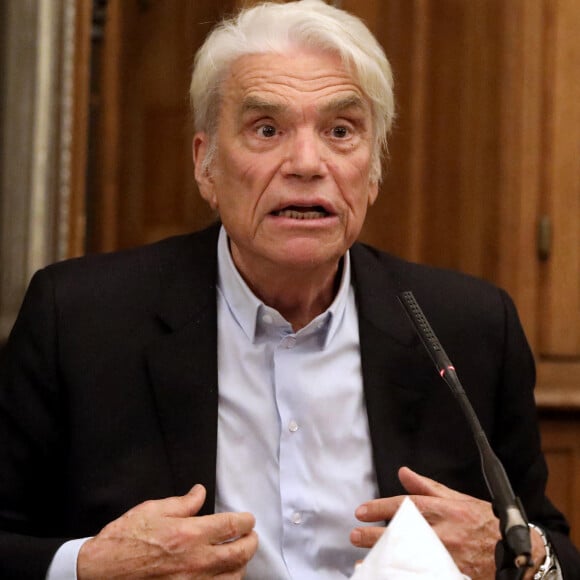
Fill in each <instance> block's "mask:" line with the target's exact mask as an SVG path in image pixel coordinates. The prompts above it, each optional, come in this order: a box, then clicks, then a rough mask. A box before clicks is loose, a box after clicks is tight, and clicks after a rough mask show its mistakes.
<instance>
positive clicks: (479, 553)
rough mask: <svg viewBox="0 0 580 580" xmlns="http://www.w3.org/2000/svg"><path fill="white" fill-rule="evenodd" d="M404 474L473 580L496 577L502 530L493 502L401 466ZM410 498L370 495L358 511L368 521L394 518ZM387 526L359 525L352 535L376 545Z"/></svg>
mask: <svg viewBox="0 0 580 580" xmlns="http://www.w3.org/2000/svg"><path fill="white" fill-rule="evenodd" d="M399 479H400V481H401V483H402V484H403V487H404V488H405V489H406V490H407V491H408V492H409V494H410V497H411V499H412V500H413V502H414V503H415V505H416V506H417V508H418V510H419V511H420V512H421V513H422V514H423V517H424V518H425V519H426V520H427V521H428V522H429V523H430V524H431V526H432V527H433V529H434V530H435V532H436V533H437V535H438V536H439V538H440V539H441V541H442V542H443V544H444V545H445V547H446V548H447V550H448V551H449V553H450V554H451V556H452V557H453V559H454V560H455V563H456V564H457V567H458V568H459V569H460V570H461V572H463V574H467V575H468V576H470V577H471V578H472V579H473V580H484V579H485V580H488V579H490V580H491V579H493V578H495V560H494V552H495V545H496V543H497V542H498V540H499V539H500V533H499V522H498V520H497V518H496V517H495V516H494V515H493V511H492V508H491V504H490V503H488V502H485V501H482V500H479V499H476V498H473V497H471V496H468V495H465V494H463V493H459V492H458V491H454V490H452V489H449V488H448V487H445V486H444V485H442V484H441V483H438V482H436V481H433V480H432V479H429V478H427V477H423V476H421V475H418V474H417V473H415V472H414V471H411V470H410V469H408V468H407V467H402V468H401V469H400V470H399ZM404 498H405V496H396V497H389V498H383V499H376V500H372V501H369V502H367V503H364V504H362V505H361V506H359V508H358V509H357V510H356V512H355V515H356V517H357V518H358V519H359V520H361V521H363V522H379V521H384V520H386V521H387V522H388V521H389V520H391V519H392V518H393V516H394V515H395V512H396V511H397V509H398V508H399V506H400V505H401V503H402V501H403V499H404ZM383 531H384V528H382V527H360V528H355V529H354V530H353V531H352V533H351V538H350V539H351V542H352V543H353V544H354V545H355V546H362V547H371V546H373V545H374V544H375V542H376V541H377V540H378V539H379V537H380V535H381V534H382V532H383Z"/></svg>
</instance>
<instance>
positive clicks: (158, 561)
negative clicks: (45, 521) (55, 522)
mask: <svg viewBox="0 0 580 580" xmlns="http://www.w3.org/2000/svg"><path fill="white" fill-rule="evenodd" d="M204 501H205V488H204V487H203V486H202V485H196V486H194V487H193V488H192V489H191V490H190V491H189V493H187V494H186V495H184V496H181V497H171V498H167V499H161V500H155V501H147V502H145V503H142V504H140V505H138V506H136V507H134V508H133V509H131V510H129V511H128V512H127V513H125V514H124V515H122V516H121V517H120V518H119V519H117V520H115V521H113V522H111V523H110V524H108V525H107V526H105V527H104V528H103V529H102V530H101V532H100V533H99V534H98V535H97V536H95V537H94V538H92V539H90V540H88V541H87V542H85V544H83V546H82V548H81V550H80V552H79V556H78V561H77V570H78V578H79V580H92V579H93V578H107V579H111V580H113V579H120V578H151V577H164V578H173V579H186V578H188V579H192V578H195V579H202V578H214V577H218V578H223V579H240V578H242V577H243V575H244V570H245V567H246V564H247V563H248V561H249V560H250V559H251V558H252V556H253V555H254V554H255V552H256V549H257V548H258V537H257V535H256V532H254V531H253V527H254V524H255V520H254V516H253V515H252V514H249V513H222V514H215V515H211V516H201V517H192V516H195V514H197V513H198V511H199V510H200V508H201V506H202V505H203V502H204Z"/></svg>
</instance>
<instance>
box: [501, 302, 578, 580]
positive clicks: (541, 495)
mask: <svg viewBox="0 0 580 580" xmlns="http://www.w3.org/2000/svg"><path fill="white" fill-rule="evenodd" d="M501 296H502V300H503V304H504V311H505V318H504V320H505V334H504V336H505V343H504V359H503V373H502V376H503V385H502V388H501V394H500V396H499V399H498V403H497V407H496V408H497V421H498V422H497V425H496V429H495V434H496V436H495V437H494V439H495V440H494V441H493V442H492V444H493V446H494V447H495V449H496V451H497V454H498V456H499V457H500V459H501V460H502V461H503V462H504V465H505V466H506V469H507V471H508V473H510V476H511V477H512V478H513V479H514V480H515V481H512V484H513V486H514V490H515V492H516V494H517V495H519V496H520V498H521V499H522V501H523V503H524V505H525V506H526V511H527V516H528V518H529V520H530V521H531V522H533V523H536V524H537V525H539V526H541V527H542V528H543V529H544V530H545V531H546V534H547V535H548V537H549V538H550V542H551V543H552V545H553V548H554V551H555V552H556V554H557V556H558V560H559V562H560V565H561V568H562V572H563V577H564V579H565V580H567V579H575V578H580V553H579V552H578V550H577V549H576V547H575V546H574V545H573V544H572V542H571V540H570V537H569V532H570V529H569V526H568V523H567V522H566V520H565V518H564V517H563V516H562V514H561V513H560V512H559V511H558V510H557V509H556V508H555V507H554V505H553V504H552V503H551V502H550V500H549V499H548V498H547V497H546V495H545V487H546V482H547V477H548V470H547V466H546V461H545V458H544V455H543V452H542V449H541V442H540V434H539V430H538V425H537V411H536V406H535V400H534V397H533V386H534V384H535V366H534V362H533V358H532V354H531V352H530V349H529V346H528V343H527V340H526V338H525V336H524V332H523V329H522V327H521V324H520V321H519V318H518V315H517V312H516V308H515V306H514V304H513V302H512V300H511V299H510V298H509V296H508V295H507V294H506V293H505V292H503V291H501ZM516 385H517V386H518V388H514V386H516Z"/></svg>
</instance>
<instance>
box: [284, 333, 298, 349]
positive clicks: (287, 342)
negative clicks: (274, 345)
mask: <svg viewBox="0 0 580 580" xmlns="http://www.w3.org/2000/svg"><path fill="white" fill-rule="evenodd" d="M295 344H296V337H295V336H285V337H284V338H283V339H282V346H283V347H284V348H292V347H293V346H294V345H295Z"/></svg>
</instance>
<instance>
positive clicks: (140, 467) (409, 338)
mask: <svg viewBox="0 0 580 580" xmlns="http://www.w3.org/2000/svg"><path fill="white" fill-rule="evenodd" d="M217 232H218V228H217V227H212V228H210V229H208V230H205V231H203V232H200V233H197V234H192V235H188V236H181V237H176V238H171V239H168V240H165V241H162V242H159V243H156V244H153V245H150V246H146V247H143V248H139V249H135V250H129V251H124V252H119V253H115V254H108V255H98V256H90V257H85V258H81V259H77V260H70V261H67V262H64V263H60V264H56V265H53V266H50V267H48V268H45V269H44V270H42V271H41V272H39V273H37V274H36V275H35V277H34V278H33V280H32V282H31V284H30V287H29V289H28V292H27V295H26V298H25V300H24V304H23V306H22V309H21V312H20V315H19V318H18V321H17V322H16V324H15V327H14V329H13V332H12V334H11V336H10V339H9V341H8V343H7V345H6V347H5V349H4V351H3V353H2V359H1V360H0V530H2V531H1V532H0V577H1V578H11V577H14V578H43V577H44V574H45V572H46V568H47V566H48V564H49V563H50V560H51V558H52V556H53V554H54V552H55V550H56V549H57V548H58V546H59V545H60V544H61V543H62V542H63V541H64V540H66V539H70V538H74V537H83V536H86V535H93V534H95V533H97V532H98V531H99V529H100V528H101V527H102V526H104V525H105V524H106V523H108V522H109V521H111V520H113V519H115V518H117V517H118V516H120V515H121V514H122V513H124V512H125V511H126V510H128V509H129V508H131V507H133V506H135V505H136V504H138V503H140V502H142V501H144V500H146V499H154V498H162V497H167V496H171V495H175V494H183V493H185V492H186V491H187V490H189V489H190V488H191V486H192V485H193V484H195V483H197V482H200V483H203V484H204V485H205V486H206V487H207V490H208V498H207V501H206V503H205V506H204V508H203V513H211V511H212V509H213V504H214V491H215V461H216V429H217V403H218V384H217V346H216V345H217V324H216V271H217V266H216V262H217V260H216V247H217ZM351 255H352V267H353V277H354V284H355V289H356V296H357V304H358V310H359V327H360V343H361V358H362V364H363V379H364V390H365V397H366V404H367V411H368V416H369V423H370V430H371V437H372V445H373V451H374V460H375V467H376V472H377V477H378V482H379V487H380V492H381V495H383V496H390V495H393V494H399V493H402V488H401V486H400V484H399V482H398V481H397V475H396V474H397V469H398V467H399V466H401V465H408V466H410V467H412V468H414V469H416V470H417V471H419V472H420V473H423V474H425V475H428V476H430V477H433V478H435V479H437V480H439V481H441V482H443V483H445V484H446V485H449V486H451V487H453V488H455V489H458V490H460V491H463V492H465V493H468V494H471V495H474V496H478V497H482V498H487V497H488V494H487V491H486V487H485V485H484V482H483V479H482V476H481V471H480V462H479V456H478V453H477V450H476V447H475V445H474V443H473V442H472V436H471V433H470V431H469V428H468V427H467V425H466V423H465V421H464V419H463V416H462V414H461V411H460V409H459V407H458V405H457V403H456V402H455V400H454V399H453V396H452V395H451V394H450V393H449V391H448V389H447V387H446V385H445V384H444V383H443V382H442V381H441V380H440V378H439V376H438V375H437V373H436V371H435V369H434V367H433V365H432V363H431V361H430V359H429V358H428V356H427V355H426V354H425V353H424V351H423V348H422V345H421V344H420V342H419V341H418V339H417V338H416V336H415V333H414V331H413V329H412V328H411V326H410V324H409V322H408V320H407V319H406V315H405V314H404V312H403V310H402V309H401V307H400V305H399V304H398V302H397V300H396V295H397V293H398V292H400V291H401V290H412V291H413V292H414V294H415V296H416V298H417V300H418V302H419V303H420V304H421V305H422V307H423V310H424V311H425V313H426V315H427V316H428V318H429V319H430V320H431V323H432V326H433V328H434V330H435V332H436V333H437V334H438V335H439V337H440V339H441V341H442V343H443V344H444V345H445V347H446V350H447V352H448V354H449V356H450V358H451V359H452V360H453V361H454V363H455V366H456V368H457V369H458V373H459V375H460V377H461V378H462V381H463V383H464V385H465V388H466V390H467V391H468V394H469V397H470V399H471V401H472V403H473V405H474V407H475V410H476V412H477V414H478V416H479V418H480V420H481V423H482V425H483V427H484V428H485V430H486V432H487V434H488V436H489V438H490V440H491V442H492V444H493V446H494V448H495V450H496V452H497V453H498V455H499V456H500V458H501V459H502V460H503V462H504V464H505V466H506V468H507V470H508V473H509V476H510V479H511V481H512V485H513V486H514V489H515V491H516V493H517V494H519V495H520V496H521V498H522V500H523V502H524V505H525V507H526V509H527V512H528V516H529V518H530V520H532V521H535V522H537V523H539V524H540V525H542V526H543V527H545V528H546V529H548V530H549V531H550V536H551V538H552V541H553V543H554V544H555V546H556V549H557V551H558V555H559V557H560V559H561V562H562V564H563V565H564V567H565V569H566V570H567V571H568V575H567V576H566V577H567V578H580V563H579V562H580V557H579V556H578V553H577V552H576V551H575V549H574V548H573V546H572V545H571V544H570V542H569V540H568V538H567V533H568V528H567V524H566V522H565V520H564V518H563V517H562V516H561V514H560V513H559V512H557V511H556V510H555V509H554V508H553V507H552V505H551V504H550V503H549V502H548V500H547V499H546V498H545V497H544V486H545V481H546V466H545V462H544V459H543V456H542V454H541V451H540V442H539V435H538V429H537V424H536V412H535V406H534V399H533V393H532V390H533V384H534V365H533V360H532V357H531V354H530V351H529V348H528V346H527V343H526V340H525V338H524V336H523V333H522V329H521V326H520V323H519V321H518V318H517V314H516V312H515V309H514V306H513V304H512V302H511V301H510V299H509V298H508V297H507V295H506V294H505V293H504V292H502V291H501V290H498V289H496V288H495V287H493V286H491V285H490V284H487V283H485V282H482V281H479V280H476V279H474V278H470V277H468V276H465V275H462V274H458V273H453V272H448V271H443V270H438V269H434V268H428V267H425V266H420V265H416V264H410V263H407V262H405V261H402V260H399V259H397V258H394V257H392V256H389V255H387V254H384V253H381V252H378V251H376V250H374V249H372V248H369V247H367V246H363V245H361V244H356V245H355V246H354V247H353V248H352V253H351Z"/></svg>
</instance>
